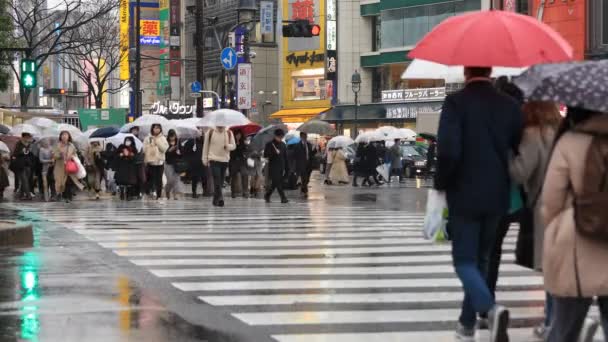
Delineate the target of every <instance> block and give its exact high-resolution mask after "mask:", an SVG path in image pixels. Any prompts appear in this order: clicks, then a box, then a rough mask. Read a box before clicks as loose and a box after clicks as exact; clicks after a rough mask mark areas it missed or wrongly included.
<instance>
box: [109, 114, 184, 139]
mask: <svg viewBox="0 0 608 342" xmlns="http://www.w3.org/2000/svg"><path fill="white" fill-rule="evenodd" d="M153 124H159V125H160V126H161V127H162V129H163V133H164V134H167V132H169V130H170V129H175V124H173V123H172V122H170V121H169V120H168V119H167V118H165V117H164V116H160V115H156V114H146V115H142V116H140V117H139V118H137V119H135V121H133V122H131V123H129V124H126V125H124V126H122V128H121V129H120V132H121V133H129V130H130V129H131V128H132V127H135V126H137V127H139V131H140V135H142V136H146V135H149V134H150V128H151V127H152V125H153Z"/></svg>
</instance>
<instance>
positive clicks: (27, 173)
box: [11, 132, 34, 200]
mask: <svg viewBox="0 0 608 342" xmlns="http://www.w3.org/2000/svg"><path fill="white" fill-rule="evenodd" d="M32 140H33V138H32V135H31V134H30V133H25V132H24V133H23V134H21V140H19V141H18V142H17V145H16V146H15V150H14V151H13V156H12V161H11V164H12V167H11V169H12V170H13V172H14V173H15V178H16V179H19V194H20V197H19V198H20V199H21V200H31V199H32V193H31V190H32V183H31V179H32V171H33V167H34V154H33V153H32V151H31V148H32Z"/></svg>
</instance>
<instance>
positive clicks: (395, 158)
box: [388, 139, 403, 183]
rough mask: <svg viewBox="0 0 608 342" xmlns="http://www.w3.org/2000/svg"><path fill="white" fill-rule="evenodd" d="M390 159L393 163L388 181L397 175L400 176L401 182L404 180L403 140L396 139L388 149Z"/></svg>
mask: <svg viewBox="0 0 608 342" xmlns="http://www.w3.org/2000/svg"><path fill="white" fill-rule="evenodd" d="M388 160H389V162H390V163H391V171H390V174H389V176H388V183H390V182H391V178H392V177H393V176H395V175H397V176H399V183H402V182H403V165H402V164H401V140H400V139H395V141H394V144H393V146H391V148H389V149H388Z"/></svg>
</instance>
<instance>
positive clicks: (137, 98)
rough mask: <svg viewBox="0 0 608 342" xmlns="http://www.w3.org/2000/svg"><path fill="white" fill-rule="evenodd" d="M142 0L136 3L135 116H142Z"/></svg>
mask: <svg viewBox="0 0 608 342" xmlns="http://www.w3.org/2000/svg"><path fill="white" fill-rule="evenodd" d="M140 18H141V0H137V2H136V3H135V32H134V36H135V75H134V76H135V86H134V89H133V92H134V94H133V100H134V101H133V102H134V103H133V105H134V106H135V110H134V111H133V114H134V116H135V117H136V118H137V117H140V116H141V114H142V113H141V103H142V101H141V43H140V41H139V38H140V34H139V31H140V27H139V26H140V23H141V20H140Z"/></svg>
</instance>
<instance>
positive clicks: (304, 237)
mask: <svg viewBox="0 0 608 342" xmlns="http://www.w3.org/2000/svg"><path fill="white" fill-rule="evenodd" d="M30 208H31V210H32V211H35V212H36V213H38V214H40V215H42V216H43V217H44V218H46V219H48V220H50V221H53V222H56V223H59V224H63V225H65V226H67V227H69V228H71V229H73V230H75V231H76V232H78V233H80V234H82V235H84V236H85V237H86V238H88V239H90V240H91V241H94V242H95V243H98V244H99V245H100V246H102V247H104V248H107V249H109V250H111V251H113V252H114V253H115V254H117V255H119V256H121V257H124V258H127V259H128V260H129V261H130V262H132V263H133V264H134V265H137V266H139V267H143V268H145V269H146V270H148V271H149V272H150V273H151V274H152V275H154V276H156V277H158V278H160V279H162V280H163V281H167V282H169V283H170V284H171V285H172V286H173V287H174V288H176V289H177V290H180V291H183V292H185V293H188V294H189V295H191V296H193V298H196V299H197V300H200V301H201V302H205V303H207V304H210V305H212V306H215V307H218V309H221V310H224V311H225V312H228V313H229V314H230V315H231V316H233V317H234V318H236V319H238V320H240V321H242V322H243V323H245V324H247V325H249V326H251V327H252V328H255V329H260V330H261V331H264V332H266V333H267V334H268V335H270V336H272V337H273V338H274V339H275V340H277V341H281V342H300V341H306V342H317V341H338V340H341V339H343V340H345V341H349V342H353V341H354V342H358V341H366V342H376V341H382V342H387V341H407V342H417V341H440V342H441V341H453V340H454V337H453V329H454V327H455V324H456V319H457V317H458V315H459V307H460V301H461V299H462V294H461V286H460V282H459V281H458V279H457V278H456V277H455V275H454V272H453V268H452V266H451V258H450V247H449V245H433V244H431V243H429V242H428V241H426V240H424V239H423V238H422V233H421V227H422V223H423V215H422V214H420V213H414V212H406V211H389V210H382V209H377V208H368V207H364V206H354V205H350V206H349V205H337V204H335V205H334V204H332V203H328V202H310V203H293V204H289V205H286V206H284V205H279V204H270V205H265V204H264V203H263V202H261V201H257V200H241V199H238V200H233V201H229V202H228V203H227V207H226V208H211V207H209V206H207V204H206V203H205V204H204V203H203V202H194V201H167V202H162V203H156V202H154V203H148V202H129V203H120V204H117V203H116V202H108V203H105V202H82V203H74V204H72V206H71V207H70V209H67V208H66V207H65V206H64V205H63V204H62V203H45V204H39V205H38V204H37V205H36V206H34V205H32V206H31V207H30ZM75 211H77V213H78V214H77V215H74V212H75ZM516 234H517V232H516V227H514V229H512V230H511V231H510V232H509V234H508V236H507V238H506V241H505V245H504V248H505V255H504V256H503V259H504V264H503V265H502V267H501V277H500V280H499V286H498V287H499V291H498V293H497V296H498V300H499V301H500V302H501V303H504V304H505V305H507V306H508V307H510V308H511V309H512V317H513V320H512V327H513V333H512V338H511V341H515V342H517V341H531V328H532V327H533V326H534V325H535V324H536V323H538V322H539V321H540V320H541V319H542V316H543V301H544V296H545V295H544V292H543V286H542V285H543V280H542V277H541V276H540V275H539V274H536V273H534V272H532V271H529V270H526V269H524V268H521V267H519V266H517V265H515V264H514V263H513V260H514V256H513V250H514V248H515V242H516V241H515V240H516ZM482 338H483V339H482ZM486 339H487V333H486V332H481V333H480V334H479V336H478V340H479V341H481V340H486Z"/></svg>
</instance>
